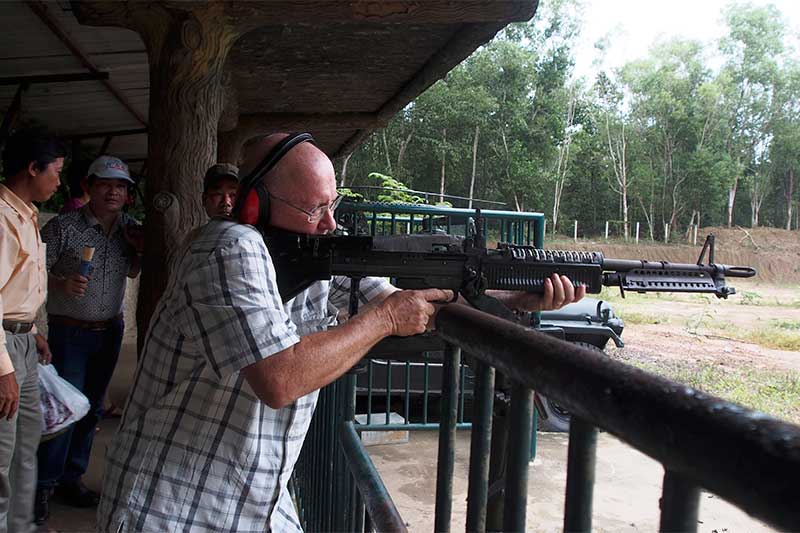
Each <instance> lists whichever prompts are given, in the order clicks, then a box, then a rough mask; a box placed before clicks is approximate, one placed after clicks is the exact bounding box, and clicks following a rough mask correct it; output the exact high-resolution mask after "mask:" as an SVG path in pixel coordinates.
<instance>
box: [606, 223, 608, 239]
mask: <svg viewBox="0 0 800 533" xmlns="http://www.w3.org/2000/svg"><path fill="white" fill-rule="evenodd" d="M606 240H608V220H606Z"/></svg>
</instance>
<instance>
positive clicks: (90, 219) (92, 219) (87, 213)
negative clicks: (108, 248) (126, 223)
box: [80, 203, 123, 234]
mask: <svg viewBox="0 0 800 533" xmlns="http://www.w3.org/2000/svg"><path fill="white" fill-rule="evenodd" d="M80 211H81V213H82V214H83V217H84V218H85V219H86V223H87V224H89V226H90V227H95V226H100V227H101V228H102V227H103V225H102V224H101V223H100V221H99V220H97V217H96V216H94V213H92V210H91V209H89V203H86V204H84V206H83V207H81V208H80ZM122 218H123V216H122V213H118V214H117V219H116V220H115V221H114V224H113V225H112V226H111V233H110V234H113V233H115V232H116V231H118V230H119V229H121V228H122Z"/></svg>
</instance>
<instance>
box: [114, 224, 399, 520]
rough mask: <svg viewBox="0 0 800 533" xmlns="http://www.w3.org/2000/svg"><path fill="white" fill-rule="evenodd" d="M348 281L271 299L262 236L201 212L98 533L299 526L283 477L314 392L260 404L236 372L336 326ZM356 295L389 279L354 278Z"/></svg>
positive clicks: (149, 343) (136, 391)
mask: <svg viewBox="0 0 800 533" xmlns="http://www.w3.org/2000/svg"><path fill="white" fill-rule="evenodd" d="M348 286H349V284H348V283H347V280H334V281H332V282H328V281H323V282H318V283H315V284H313V285H312V286H311V287H309V288H308V289H307V290H305V291H304V292H303V293H301V294H299V295H298V296H296V297H295V298H293V299H292V300H290V301H289V302H287V303H286V304H283V303H281V299H280V295H279V294H278V289H277V285H276V283H275V271H274V268H273V266H272V261H271V259H270V257H269V254H268V252H267V249H266V246H265V245H264V242H263V240H262V239H261V236H260V235H259V234H258V232H256V231H255V230H254V229H253V228H252V227H250V226H244V225H239V224H235V223H233V222H226V221H219V220H214V221H212V222H210V223H209V224H207V225H206V226H205V227H203V228H202V229H201V230H200V231H199V232H198V233H197V235H196V236H195V238H194V239H193V240H192V242H191V243H190V244H189V245H187V246H186V247H185V248H184V249H183V251H182V252H181V258H180V260H179V263H178V266H177V268H176V269H175V272H174V274H173V277H172V279H171V280H170V282H169V284H168V286H167V289H166V291H165V292H164V295H163V296H162V298H161V301H160V302H159V304H158V307H157V309H156V312H155V314H154V316H153V319H152V322H151V325H150V329H149V331H148V333H147V336H146V338H145V344H144V349H143V352H142V358H141V360H140V361H139V365H138V367H137V370H136V375H135V378H134V384H133V389H132V391H131V396H130V398H129V400H128V404H127V406H126V407H125V412H124V414H123V417H122V421H121V423H120V428H119V432H118V433H117V435H116V436H115V438H114V440H113V442H112V444H111V446H110V448H109V451H108V459H107V462H106V472H105V477H104V481H103V496H102V500H101V502H100V507H99V508H98V529H99V530H101V531H114V532H117V531H126V532H127V531H131V532H133V531H135V532H137V533H138V532H143V531H158V532H166V531H236V532H246V531H259V532H263V531H299V530H301V527H300V524H299V521H298V519H297V514H296V511H295V509H294V505H293V503H292V500H291V498H290V496H289V492H288V488H287V485H288V481H289V477H290V476H291V473H292V469H293V468H294V464H295V461H296V460H297V456H298V454H299V453H300V448H301V447H302V444H303V439H304V438H305V434H306V431H307V430H308V426H309V423H310V421H311V416H312V414H313V412H314V407H315V405H316V401H317V392H313V393H311V394H309V395H307V396H304V397H303V398H300V399H298V400H297V401H295V402H294V403H293V404H291V405H289V406H287V407H284V408H281V409H271V408H270V407H268V406H267V405H266V404H264V403H262V402H261V401H259V399H258V398H257V397H256V395H255V394H254V393H253V391H252V389H251V388H250V386H249V385H248V384H247V382H246V381H245V379H244V377H243V376H242V375H241V374H240V373H239V370H240V369H242V368H244V367H245V366H248V365H250V364H253V363H255V362H257V361H259V360H261V359H264V358H266V357H269V356H271V355H273V354H275V353H277V352H280V351H282V350H284V349H286V348H288V347H290V346H292V345H293V344H295V343H297V342H298V341H299V339H300V337H302V336H304V335H307V334H310V333H313V332H316V331H322V330H324V329H326V328H327V327H328V326H329V325H332V324H334V323H335V320H336V318H335V317H336V311H335V309H336V308H337V307H341V306H343V305H345V302H346V301H347V297H348V294H347V289H348ZM360 289H361V298H362V299H363V300H369V299H371V298H373V297H375V296H377V295H379V294H381V293H382V292H384V291H386V290H390V289H391V286H390V285H389V284H388V282H386V281H385V280H380V279H368V280H364V282H362V284H361V286H360Z"/></svg>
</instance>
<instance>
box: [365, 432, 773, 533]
mask: <svg viewBox="0 0 800 533" xmlns="http://www.w3.org/2000/svg"><path fill="white" fill-rule="evenodd" d="M437 438H438V434H437V433H436V432H417V433H412V435H411V438H410V442H409V443H408V444H389V445H382V446H370V447H369V448H368V450H369V452H370V456H371V457H372V460H373V462H374V463H375V466H376V468H377V469H378V471H379V472H380V474H381V477H382V478H383V480H384V483H385V484H386V487H387V489H388V491H389V493H390V494H391V495H392V498H393V499H394V502H395V505H397V508H398V510H399V512H400V515H401V516H402V517H403V518H404V519H405V520H406V521H407V523H408V526H409V531H432V530H433V524H434V514H435V505H434V498H435V494H436V454H437V442H438V441H437ZM468 468H469V433H468V432H459V434H458V437H457V442H456V463H455V476H454V483H453V520H452V530H453V531H464V528H465V518H466V505H467V502H466V499H467V472H468ZM566 473H567V435H566V434H563V433H539V435H538V440H537V454H536V459H535V460H534V461H533V463H532V464H531V471H530V472H529V478H528V512H527V530H528V531H543V532H550V531H561V530H562V528H563V520H564V515H563V513H564V489H565V486H566ZM663 475H664V471H663V469H662V467H661V465H660V464H659V463H657V462H655V461H653V460H652V459H650V458H648V457H647V456H645V455H643V454H641V453H639V452H637V451H635V450H633V449H631V448H629V447H628V446H626V445H625V444H623V443H621V442H620V441H619V440H617V439H616V438H614V437H612V436H610V435H608V434H607V433H601V434H600V436H599V438H598V443H597V466H596V470H595V479H596V481H595V490H594V512H593V523H592V526H593V527H592V530H593V531H608V532H618V531H657V530H658V520H659V508H658V500H659V498H660V497H661V481H662V478H663ZM699 522H700V523H699V525H698V531H701V532H709V533H711V532H714V533H723V532H726V531H727V532H748V533H756V532H766V531H774V530H773V529H772V528H770V527H768V526H766V525H764V524H763V523H761V522H759V521H757V520H755V519H753V518H751V517H749V516H748V515H746V514H745V513H744V512H742V511H740V510H739V509H737V508H736V507H734V506H732V505H730V504H728V503H727V502H725V501H723V500H721V499H720V498H718V497H716V496H714V495H712V494H707V493H703V494H702V500H701V504H700V516H699Z"/></svg>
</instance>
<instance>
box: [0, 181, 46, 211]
mask: <svg viewBox="0 0 800 533" xmlns="http://www.w3.org/2000/svg"><path fill="white" fill-rule="evenodd" d="M0 199H2V200H3V201H5V202H6V203H7V204H8V205H9V206H11V209H13V210H14V211H16V212H17V213H18V214H19V215H20V216H21V217H23V218H29V219H33V220H36V219H37V218H38V216H39V210H38V209H37V208H36V206H35V205H33V204H30V205H29V204H26V203H25V202H23V201H22V199H21V198H20V197H19V196H17V195H16V194H15V193H14V191H12V190H11V189H9V188H8V187H6V186H5V185H3V184H2V183H0Z"/></svg>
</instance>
